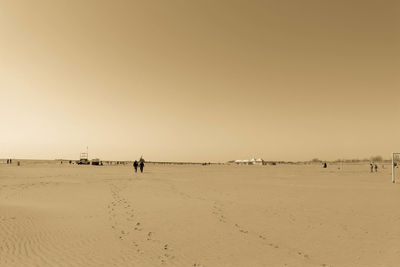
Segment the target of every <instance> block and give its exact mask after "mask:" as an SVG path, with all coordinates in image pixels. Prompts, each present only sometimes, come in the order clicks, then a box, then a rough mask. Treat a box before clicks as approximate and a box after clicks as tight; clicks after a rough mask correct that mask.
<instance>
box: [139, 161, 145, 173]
mask: <svg viewBox="0 0 400 267" xmlns="http://www.w3.org/2000/svg"><path fill="white" fill-rule="evenodd" d="M139 167H140V172H143V168H144V160H141V161H140V163H139Z"/></svg>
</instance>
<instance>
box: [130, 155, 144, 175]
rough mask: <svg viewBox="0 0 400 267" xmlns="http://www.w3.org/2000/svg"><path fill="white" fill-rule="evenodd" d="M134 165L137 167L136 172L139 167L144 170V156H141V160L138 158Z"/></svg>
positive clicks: (141, 170)
mask: <svg viewBox="0 0 400 267" xmlns="http://www.w3.org/2000/svg"><path fill="white" fill-rule="evenodd" d="M133 167H134V168H135V172H137V168H138V167H139V169H140V172H143V168H144V159H143V158H142V157H140V160H139V162H138V161H137V160H135V162H133Z"/></svg>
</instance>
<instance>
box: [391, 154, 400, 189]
mask: <svg viewBox="0 0 400 267" xmlns="http://www.w3.org/2000/svg"><path fill="white" fill-rule="evenodd" d="M399 178H400V152H393V153H392V183H395V182H396V180H399Z"/></svg>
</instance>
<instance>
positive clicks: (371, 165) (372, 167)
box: [369, 162, 374, 172]
mask: <svg viewBox="0 0 400 267" xmlns="http://www.w3.org/2000/svg"><path fill="white" fill-rule="evenodd" d="M369 167H370V168H371V172H374V163H373V162H371V163H370V164H369Z"/></svg>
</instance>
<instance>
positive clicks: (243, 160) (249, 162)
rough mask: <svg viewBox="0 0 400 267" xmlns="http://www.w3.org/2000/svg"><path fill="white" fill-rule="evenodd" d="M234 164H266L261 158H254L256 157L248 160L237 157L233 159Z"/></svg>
mask: <svg viewBox="0 0 400 267" xmlns="http://www.w3.org/2000/svg"><path fill="white" fill-rule="evenodd" d="M234 162H235V163H236V164H240V165H266V162H265V161H264V160H263V159H262V158H259V159H256V158H252V159H250V160H248V159H237V160H235V161H234Z"/></svg>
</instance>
